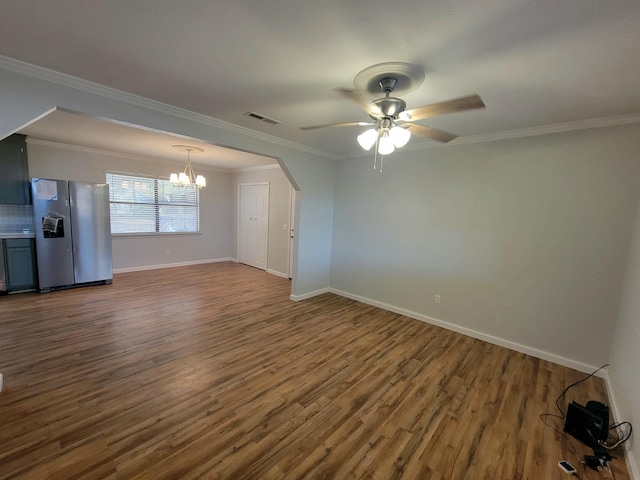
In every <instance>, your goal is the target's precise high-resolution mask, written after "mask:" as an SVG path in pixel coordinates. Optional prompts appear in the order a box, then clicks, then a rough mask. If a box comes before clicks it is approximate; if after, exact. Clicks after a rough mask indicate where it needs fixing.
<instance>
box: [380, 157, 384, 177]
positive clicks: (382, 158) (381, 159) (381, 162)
mask: <svg viewBox="0 0 640 480" xmlns="http://www.w3.org/2000/svg"><path fill="white" fill-rule="evenodd" d="M383 164H384V155H380V173H382V165H383Z"/></svg>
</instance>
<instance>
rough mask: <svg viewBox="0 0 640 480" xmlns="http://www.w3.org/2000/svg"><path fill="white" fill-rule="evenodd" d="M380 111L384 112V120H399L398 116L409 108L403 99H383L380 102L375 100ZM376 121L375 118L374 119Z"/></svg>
mask: <svg viewBox="0 0 640 480" xmlns="http://www.w3.org/2000/svg"><path fill="white" fill-rule="evenodd" d="M373 103H375V104H376V105H377V106H378V107H380V110H381V111H382V114H383V118H390V119H392V120H397V119H398V115H400V113H401V112H404V110H405V109H406V108H407V104H406V103H405V101H404V100H402V99H401V98H395V97H383V98H379V99H378V100H374V102H373ZM372 118H374V119H376V118H375V117H372ZM376 120H377V119H376Z"/></svg>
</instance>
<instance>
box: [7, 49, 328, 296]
mask: <svg viewBox="0 0 640 480" xmlns="http://www.w3.org/2000/svg"><path fill="white" fill-rule="evenodd" d="M2 63H3V67H0V105H2V108H1V109H0V138H4V137H6V136H8V135H10V134H12V133H15V132H16V131H18V130H20V129H21V128H23V127H24V126H25V125H27V124H28V123H30V122H32V121H33V120H34V119H37V118H39V117H41V116H43V115H45V114H46V113H47V112H50V111H52V110H53V109H55V108H56V107H61V108H65V109H67V110H71V111H73V112H78V113H84V114H87V115H91V116H95V117H102V118H107V119H112V120H116V121H120V122H125V123H130V124H133V125H139V126H142V127H147V128H152V129H155V130H160V131H163V132H169V133H177V134H179V135H186V136H188V137H192V138H197V139H201V140H205V141H207V142H210V143H213V144H215V145H220V146H228V147H231V148H236V149H239V150H244V151H248V152H256V153H259V154H263V155H266V156H270V157H273V158H278V159H279V161H280V162H281V165H282V166H283V168H285V169H286V172H287V174H288V175H290V178H291V179H292V180H293V183H294V184H295V185H296V186H297V188H299V189H300V196H299V198H298V201H299V208H298V215H299V222H298V236H297V238H296V252H297V259H296V262H295V265H294V277H293V283H292V288H291V291H292V294H293V295H298V296H300V295H302V294H306V293H309V292H314V291H318V290H322V289H326V288H327V287H328V286H329V276H330V268H331V267H330V266H331V232H332V219H333V192H334V183H333V182H334V179H335V161H334V160H331V159H327V158H325V157H323V156H321V155H319V154H318V153H316V152H314V151H312V150H311V149H303V148H298V147H297V146H295V145H293V144H289V143H287V142H282V141H279V140H278V139H275V138H273V139H271V138H269V137H268V136H267V135H253V134H251V133H250V132H249V131H248V130H247V129H243V128H241V127H235V126H232V125H228V124H225V123H224V122H219V121H215V120H214V119H212V118H210V117H205V116H202V115H198V114H195V113H193V112H188V111H186V110H182V109H179V108H175V107H171V106H169V105H164V104H160V103H158V102H154V101H151V100H148V99H143V98H140V97H136V96H134V95H130V94H126V93H124V92H118V91H116V90H113V89H109V88H105V87H102V86H100V85H96V84H91V83H90V82H85V81H83V80H79V79H73V78H71V77H62V76H58V75H57V74H55V72H51V71H47V70H44V69H41V68H38V67H33V66H29V65H25V64H22V63H20V62H11V61H10V60H9V59H3V61H2Z"/></svg>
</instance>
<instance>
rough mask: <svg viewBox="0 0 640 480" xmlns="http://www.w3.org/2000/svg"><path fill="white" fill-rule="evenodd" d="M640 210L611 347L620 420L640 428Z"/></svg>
mask: <svg viewBox="0 0 640 480" xmlns="http://www.w3.org/2000/svg"><path fill="white" fill-rule="evenodd" d="M639 367H640V208H639V209H638V215H637V217H636V222H635V232H634V236H633V242H632V244H631V249H630V255H629V264H628V267H627V274H626V277H625V283H624V288H623V290H622V301H621V302H620V314H619V317H618V323H617V326H616V329H615V332H614V335H613V342H612V344H611V367H610V369H609V382H610V389H611V392H612V393H613V395H612V396H613V402H614V407H615V411H616V413H617V420H618V421H621V420H626V421H628V422H631V424H632V425H635V427H636V432H638V428H639V427H640V374H639V373H638V368H639ZM638 435H639V434H638V433H636V434H635V439H633V445H632V451H631V452H630V453H631V454H630V456H629V457H628V461H627V464H628V465H629V467H630V469H632V470H633V472H634V478H636V479H640V468H639V467H640V440H638V438H639V437H638Z"/></svg>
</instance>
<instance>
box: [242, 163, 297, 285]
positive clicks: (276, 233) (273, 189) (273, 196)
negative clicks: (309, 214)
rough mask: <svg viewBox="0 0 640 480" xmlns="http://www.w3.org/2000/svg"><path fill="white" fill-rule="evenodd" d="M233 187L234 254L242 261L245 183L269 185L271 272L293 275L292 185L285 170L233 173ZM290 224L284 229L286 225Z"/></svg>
mask: <svg viewBox="0 0 640 480" xmlns="http://www.w3.org/2000/svg"><path fill="white" fill-rule="evenodd" d="M231 182H232V184H233V187H232V190H233V194H232V197H233V211H232V215H231V218H232V222H231V223H232V227H231V232H232V242H231V251H232V256H233V257H234V258H238V188H239V185H240V184H241V183H262V182H268V183H269V239H268V249H267V271H269V272H271V273H274V274H276V275H280V276H284V277H288V276H289V229H288V226H289V205H290V190H291V183H290V182H289V179H288V178H287V177H286V175H285V174H284V172H283V171H282V169H281V168H279V167H278V168H268V169H265V168H259V169H251V170H245V171H239V172H233V173H232V174H231ZM283 225H287V229H286V230H283V229H282V226H283Z"/></svg>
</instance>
